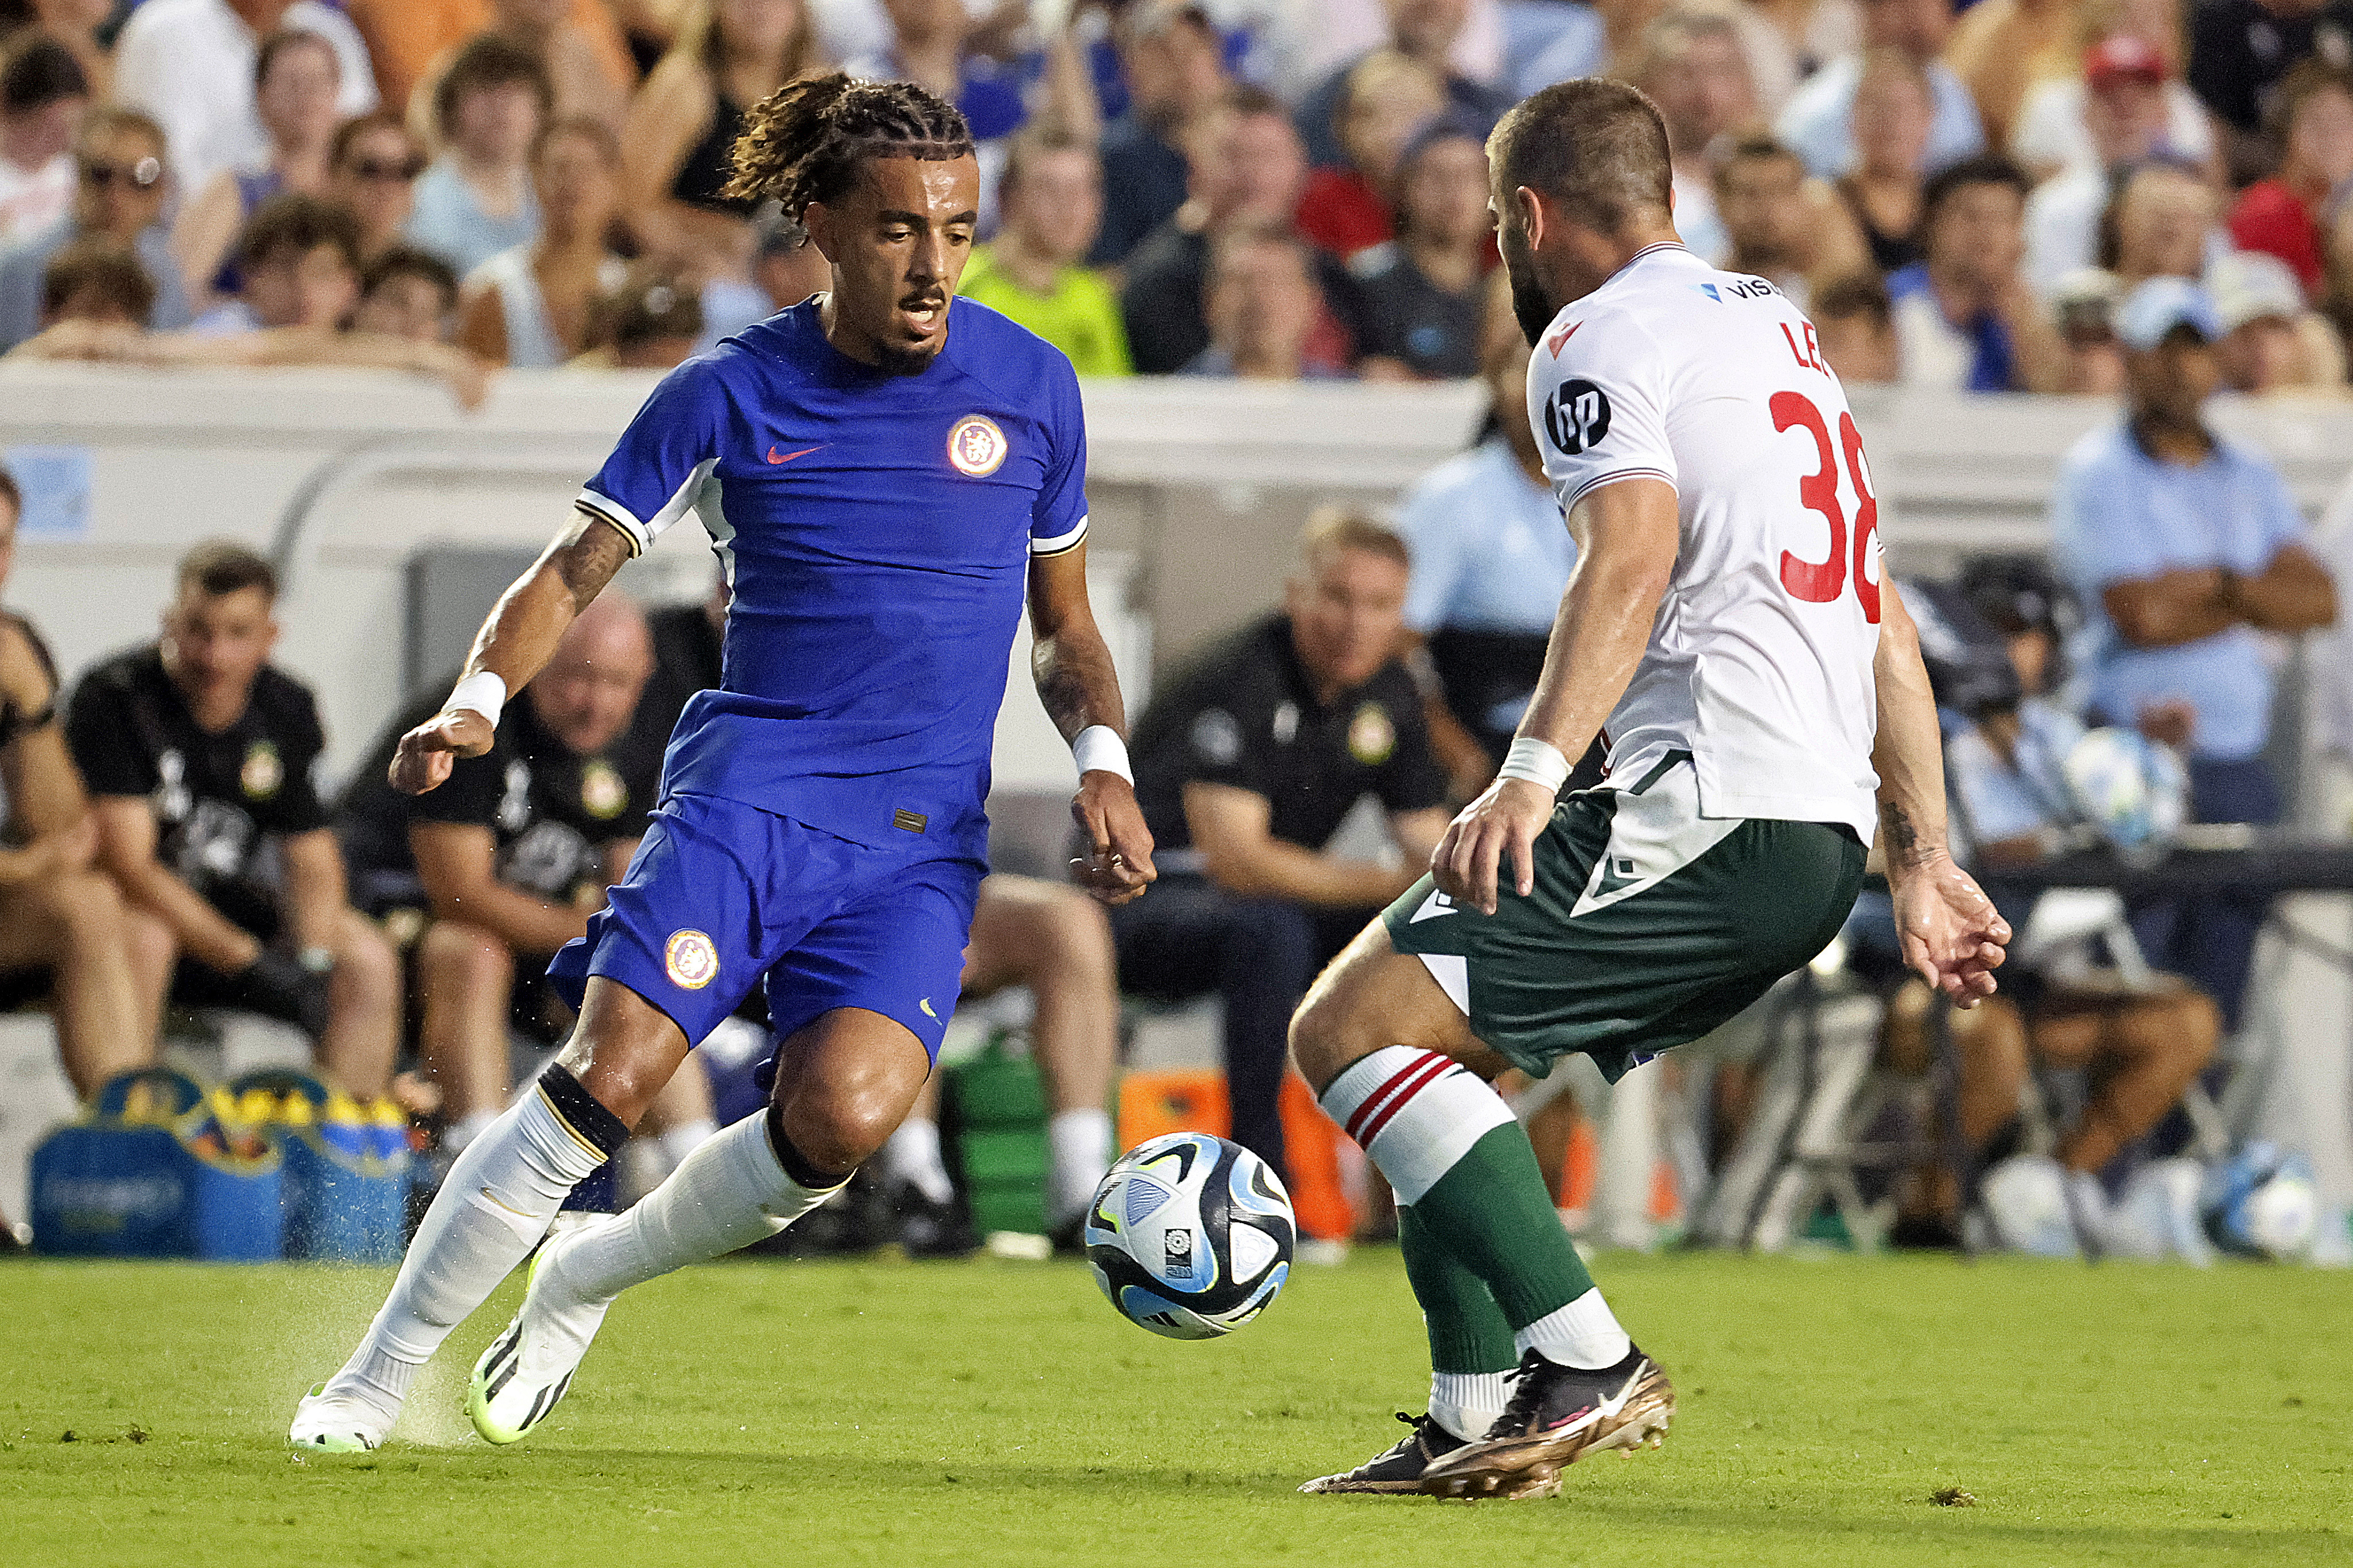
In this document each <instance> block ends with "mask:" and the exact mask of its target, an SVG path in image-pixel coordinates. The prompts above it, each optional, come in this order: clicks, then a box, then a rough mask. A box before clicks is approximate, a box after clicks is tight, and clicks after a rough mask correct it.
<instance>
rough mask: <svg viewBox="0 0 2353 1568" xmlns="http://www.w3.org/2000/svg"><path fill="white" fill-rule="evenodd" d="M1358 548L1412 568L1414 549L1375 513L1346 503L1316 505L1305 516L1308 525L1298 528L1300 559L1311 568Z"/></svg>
mask: <svg viewBox="0 0 2353 1568" xmlns="http://www.w3.org/2000/svg"><path fill="white" fill-rule="evenodd" d="M1347 550H1361V551H1363V552H1366V554H1368V555H1377V556H1379V557H1381V558H1382V559H1383V560H1385V561H1394V562H1396V563H1398V565H1399V566H1400V567H1402V568H1404V569H1405V570H1406V571H1408V572H1410V571H1412V570H1413V552H1412V551H1411V550H1410V549H1409V548H1408V547H1407V544H1406V542H1405V535H1403V534H1401V533H1399V532H1398V531H1397V530H1396V529H1394V528H1391V527H1390V526H1389V525H1388V523H1386V522H1383V521H1381V520H1380V519H1379V518H1377V517H1375V516H1374V515H1373V514H1372V513H1371V512H1368V511H1360V510H1357V509H1356V508H1355V507H1349V506H1319V507H1317V508H1316V509H1315V510H1314V511H1312V512H1310V513H1309V514H1308V516H1307V526H1306V527H1304V528H1303V529H1301V530H1300V531H1299V560H1300V563H1301V564H1302V565H1303V566H1305V567H1306V568H1308V569H1309V570H1310V571H1313V570H1314V568H1315V566H1316V565H1317V563H1320V562H1323V561H1324V560H1326V559H1328V558H1330V557H1331V556H1334V555H1337V554H1339V553H1340V552H1343V551H1347Z"/></svg>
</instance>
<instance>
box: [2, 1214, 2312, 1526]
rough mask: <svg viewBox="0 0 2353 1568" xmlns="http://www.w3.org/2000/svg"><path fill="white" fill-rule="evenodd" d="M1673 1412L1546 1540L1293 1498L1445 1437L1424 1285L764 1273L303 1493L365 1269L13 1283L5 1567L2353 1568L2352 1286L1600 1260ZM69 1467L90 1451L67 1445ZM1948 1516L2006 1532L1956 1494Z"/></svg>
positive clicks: (414, 1404)
mask: <svg viewBox="0 0 2353 1568" xmlns="http://www.w3.org/2000/svg"><path fill="white" fill-rule="evenodd" d="M1601 1275H1602V1279H1603V1281H1604V1283H1605V1284H1606V1285H1607V1286H1608V1288H1609V1291H1610V1294H1611V1297H1612V1300H1614V1302H1615V1303H1616V1305H1617V1307H1618V1310H1619V1312H1620V1316H1621V1317H1623V1318H1624V1319H1625V1321H1627V1322H1628V1323H1629V1324H1630V1325H1631V1326H1632V1328H1633V1329H1634V1331H1635V1332H1636V1333H1637V1335H1638V1336H1639V1338H1640V1339H1641V1342H1642V1343H1643V1345H1644V1347H1645V1348H1646V1349H1649V1350H1651V1352H1653V1353H1655V1354H1656V1355H1658V1356H1659V1357H1660V1358H1661V1360H1662V1361H1663V1362H1664V1363H1665V1364H1666V1365H1667V1367H1668V1368H1669V1370H1670V1371H1671V1372H1672V1374H1673V1376H1674V1378H1675V1383H1676V1388H1677V1392H1678V1394H1679V1396H1680V1410H1679V1414H1678V1415H1677V1417H1676V1420H1675V1426H1674V1430H1673V1432H1672V1434H1671V1435H1670V1436H1669V1437H1668V1439H1667V1444H1666V1447H1664V1448H1663V1449H1662V1450H1660V1451H1658V1452H1655V1453H1645V1454H1642V1455H1640V1456H1638V1457H1636V1458H1630V1459H1629V1458H1620V1457H1617V1456H1614V1455H1605V1456H1601V1457H1599V1458H1595V1459H1593V1460H1591V1461H1588V1463H1586V1464H1582V1465H1579V1466H1577V1467H1575V1468H1572V1469H1571V1470H1570V1471H1569V1472H1568V1474H1567V1478H1566V1480H1567V1489H1566V1491H1565V1494H1564V1495H1563V1496H1562V1497H1561V1498H1560V1499H1559V1500H1556V1501H1550V1502H1537V1503H1518V1504H1505V1503H1483V1504H1478V1505H1466V1504H1461V1503H1444V1502H1438V1501H1434V1500H1423V1499H1380V1498H1356V1499H1322V1498H1306V1497H1300V1496H1297V1495H1295V1494H1294V1492H1293V1488H1294V1487H1295V1486H1296V1485H1297V1484H1298V1482H1299V1481H1300V1480H1302V1479H1304V1478H1306V1477H1308V1476H1311V1475H1314V1474H1316V1473H1318V1472H1320V1471H1323V1470H1324V1469H1328V1468H1339V1467H1342V1466H1345V1465H1347V1464H1352V1463H1355V1462H1356V1461H1358V1460H1360V1459H1362V1458H1365V1457H1366V1456H1367V1455H1369V1454H1370V1453H1372V1452H1373V1451H1374V1450H1375V1449H1377V1448H1378V1447H1384V1446H1386V1445H1387V1444H1388V1443H1389V1442H1390V1441H1391V1440H1392V1437H1393V1436H1394V1435H1395V1434H1396V1433H1398V1431H1399V1430H1401V1428H1399V1427H1398V1426H1396V1425H1395V1424H1394V1423H1393V1422H1391V1421H1390V1420H1389V1419H1388V1413H1389V1412H1390V1411H1391V1410H1393V1409H1398V1408H1410V1409H1413V1410H1417V1411H1418V1410H1419V1409H1420V1407H1421V1405H1420V1399H1421V1395H1422V1393H1423V1391H1424V1389H1425V1388H1426V1384H1424V1383H1423V1381H1422V1374H1423V1369H1424V1365H1425V1363H1424V1362H1423V1359H1422V1345H1421V1341H1420V1333H1419V1318H1418V1317H1417V1316H1416V1314H1415V1311H1414V1308H1413V1302H1412V1299H1411V1297H1410V1296H1409V1293H1408V1292H1407V1289H1406V1287H1405V1282H1404V1279H1403V1277H1402V1274H1401V1272H1400V1270H1399V1268H1398V1261H1397V1258H1396V1256H1395V1254H1394V1253H1393V1252H1382V1251H1377V1250H1376V1251H1369V1252H1361V1253H1359V1255H1358V1256H1357V1257H1356V1258H1355V1259H1354V1260H1353V1261H1351V1262H1350V1263H1349V1264H1348V1265H1347V1266H1346V1267H1345V1268H1338V1269H1331V1270H1310V1271H1307V1272H1305V1273H1303V1274H1302V1275H1301V1276H1299V1277H1298V1278H1295V1279H1293V1283H1292V1285H1291V1287H1290V1289H1289V1290H1288V1291H1287V1292H1286V1293H1285V1295H1284V1296H1283V1298H1282V1300H1280V1301H1278V1302H1277V1303H1276V1304H1275V1306H1274V1307H1273V1309H1272V1310H1271V1311H1270V1312H1269V1313H1268V1314H1267V1316H1266V1317H1265V1318H1263V1319H1261V1321H1259V1322H1257V1323H1254V1324H1252V1325H1251V1326H1250V1327H1249V1328H1248V1329H1246V1330H1245V1331H1242V1332H1241V1333H1240V1334H1238V1335H1236V1336H1235V1337H1233V1338H1232V1339H1230V1340H1228V1341H1226V1342H1222V1343H1213V1344H1176V1343H1170V1342H1163V1341H1160V1340H1155V1339H1154V1338H1152V1337H1151V1336H1149V1335H1147V1334H1145V1333H1144V1332H1142V1331H1139V1330H1136V1329H1133V1328H1130V1327H1129V1326H1127V1325H1126V1324H1124V1323H1122V1322H1120V1321H1118V1320H1117V1319H1116V1318H1115V1317H1113V1314H1112V1312H1111V1310H1110V1309H1109V1307H1108V1306H1106V1305H1105V1304H1104V1302H1103V1300H1102V1299H1101V1298H1100V1297H1099V1296H1098V1295H1097V1294H1096V1292H1095V1289H1094V1287H1093V1285H1092V1283H1091V1282H1090V1280H1089V1279H1088V1277H1087V1274H1086V1272H1085V1270H1084V1269H1083V1268H1079V1267H1076V1266H1072V1265H1067V1264H1062V1265H1021V1264H1013V1263H994V1262H976V1263H973V1264H969V1265H955V1264H947V1265H941V1264H932V1265H917V1264H905V1263H897V1262H891V1261H873V1262H865V1263H852V1264H829V1263H828V1264H817V1263H738V1264H724V1265H718V1266H713V1267H709V1268H700V1269H694V1270H691V1271H688V1272H686V1273H683V1274H680V1275H676V1276H673V1277H671V1278H670V1279H662V1280H658V1281H656V1282H655V1283H653V1284H651V1285H649V1286H647V1287H645V1288H643V1289H640V1290H638V1291H636V1292H634V1293H633V1294H632V1295H631V1296H630V1297H629V1298H628V1300H625V1301H624V1302H623V1303H622V1304H621V1305H620V1306H619V1307H618V1308H617V1309H616V1310H615V1311H614V1313H613V1316H612V1317H611V1319H610V1320H609V1321H607V1324H606V1328H605V1332H604V1334H603V1337H602V1338H601V1339H600V1340H599V1341H598V1342H597V1345H596V1350H595V1352H593V1353H592V1354H591V1355H590V1357H589V1359H588V1361H587V1362H586V1364H585V1366H584V1368H583V1371H582V1373H581V1375H580V1378H579V1380H578V1382H577V1383H576V1384H575V1385H574V1388H573V1392H572V1394H571V1396H570V1397H569V1398H568V1399H567V1400H566V1401H565V1405H564V1406H563V1407H562V1409H561V1410H560V1411H559V1412H558V1413H557V1414H556V1415H555V1416H554V1418H553V1419H552V1420H551V1422H550V1423H549V1425H548V1426H547V1427H546V1428H545V1429H543V1431H542V1432H541V1433H540V1434H539V1435H538V1436H534V1437H533V1439H531V1440H530V1441H528V1442H526V1443H524V1444H522V1445H521V1446H519V1447H514V1448H509V1449H493V1448H490V1447H485V1446H484V1445H482V1444H481V1443H480V1442H477V1441H476V1440H474V1438H473V1437H472V1436H471V1435H470V1432H469V1431H468V1430H467V1427H466V1425H465V1419H464V1416H463V1415H462V1414H460V1413H459V1399H460V1397H461V1395H462V1392H463V1379H464V1376H465V1373H466V1369H467V1368H468V1367H470V1365H471V1362H472V1358H473V1357H474V1356H475V1355H476V1354H477V1353H478V1352H480V1349H481V1347H482V1345H483V1344H484V1343H485V1342H487V1341H488V1340H489V1338H490V1336H491V1334H492V1333H494V1332H495V1331H497V1330H498V1328H499V1327H500V1325H501V1324H502V1323H503V1322H504V1321H505V1320H506V1317H507V1314H508V1312H509V1311H510V1310H512V1305H513V1302H514V1299H515V1292H516V1291H517V1289H519V1284H518V1282H516V1281H510V1283H509V1284H508V1286H507V1288H506V1289H505V1290H504V1291H502V1292H501V1295H500V1296H499V1298H498V1299H497V1300H494V1301H493V1302H492V1303H491V1305H490V1306H489V1307H487V1308H485V1309H484V1310H483V1311H482V1312H480V1314H478V1315H477V1316H476V1318H475V1319H474V1320H473V1321H471V1322H469V1323H468V1324H467V1325H466V1326H465V1327H464V1328H463V1329H461V1330H460V1331H459V1332H458V1334H457V1335H456V1336H455V1337H454V1339H453V1340H452V1342H451V1343H450V1345H449V1347H448V1351H447V1352H445V1354H444V1356H443V1357H442V1358H441V1360H439V1361H438V1362H437V1363H435V1364H434V1365H433V1366H432V1367H430V1368H428V1369H427V1373H426V1374H425V1376H424V1378H423V1379H422V1380H421V1382H420V1386H419V1389H418V1393H417V1397H416V1398H415V1399H413V1400H412V1401H411V1405H410V1409H409V1412H408V1414H407V1415H406V1417H405V1420H404V1426H403V1427H402V1429H401V1432H400V1433H399V1434H398V1436H396V1439H395V1441H394V1442H393V1443H392V1444H391V1445H390V1446H389V1447H386V1448H385V1450H383V1451H382V1452H381V1453H378V1454H375V1455H370V1456H364V1457H359V1458H331V1457H324V1456H314V1457H311V1458H307V1459H301V1458H296V1457H295V1456H293V1455H292V1454H290V1453H289V1452H288V1451H287V1450H286V1448H285V1447H284V1446H283V1440H282V1434H283V1432H284V1430H285V1425H286V1420H287V1416H288V1415H289V1413H290V1411H291V1409H292V1406H293V1402H294V1399H295V1397H296V1395H297V1394H299V1393H300V1392H301V1389H302V1387H303V1386H304V1385H305V1384H308V1383H309V1382H311V1381H313V1380H315V1379H317V1378H319V1377H321V1376H322V1375H324V1374H325V1373H327V1372H328V1371H330V1370H331V1369H332V1366H333V1365H334V1363H335V1362H336V1361H337V1359H338V1358H339V1357H340V1356H341V1355H342V1354H343V1351H344V1350H345V1348H346V1347H347V1346H348V1344H349V1343H350V1342H351V1341H352V1339H353V1336H354V1335H355V1334H356V1333H357V1331H359V1329H360V1328H361V1327H362V1325H363V1324H364V1322H365V1321H366V1319H367V1317H368V1315H369V1313H370V1312H371V1311H372V1310H374V1308H375V1303H376V1301H377V1300H378V1298H379V1295H380V1293H381V1291H382V1289H383V1288H384V1285H385V1276H384V1275H381V1274H377V1273H373V1272H367V1271H359V1270H336V1269H301V1268H202V1267H195V1266H180V1265H147V1266H142V1265H70V1264H41V1263H22V1264H19V1263H11V1264H7V1265H5V1266H0V1367H5V1368H6V1369H7V1370H8V1376H7V1378H6V1381H5V1393H0V1563H8V1564H11V1565H13V1568H46V1565H47V1564H52V1563H54V1564H64V1565H70V1568H114V1565H117V1564H125V1565H137V1564H151V1563H152V1564H159V1565H160V1564H171V1565H175V1568H176V1565H186V1568H199V1565H208V1564H231V1563H234V1564H237V1565H239V1568H256V1565H260V1564H269V1565H275V1564H280V1563H321V1564H328V1563H332V1564H359V1565H368V1568H373V1565H377V1564H404V1563H414V1564H417V1565H419V1568H466V1565H471V1564H486V1565H496V1568H528V1565H533V1564H541V1563H546V1564H559V1563H560V1564H566V1565H570V1564H586V1563H612V1564H616V1565H628V1568H664V1565H668V1564H681V1565H686V1564H692V1565H695V1568H734V1565H737V1564H756V1565H762V1568H765V1565H769V1564H781V1565H787V1568H800V1565H802V1564H809V1565H828V1568H829V1565H831V1564H850V1563H878V1564H883V1563H887V1564H893V1565H899V1564H918V1563H955V1564H969V1565H976V1568H977V1565H982V1564H997V1563H1005V1564H1025V1565H1026V1564H1061V1563H1072V1564H1107V1565H1124V1564H1129V1563H1137V1564H1168V1563H1178V1564H1195V1563H1213V1564H1227V1563H1235V1564H1257V1563H1270V1564H1302V1565H1317V1564H1345V1565H1347V1568H1387V1565H1388V1564H1400V1565H1410V1568H1422V1565H1428V1564H1442V1563H1480V1564H1487V1563H1493V1564H1499V1565H1509V1568H1518V1565H1520V1564H1529V1565H1532V1568H1533V1565H1535V1564H1545V1565H1547V1568H1549V1565H1553V1564H1575V1563H1610V1564H1617V1563H1660V1564H1681V1563H1740V1564H1752V1563H1754V1564H1775V1565H1778V1564H1789V1563H1863V1564H1873V1565H1878V1564H1897V1565H1903V1564H1912V1563H1970V1564H1973V1565H1997V1568H2014V1565H2018V1564H2031V1563H2132V1564H2136V1565H2138V1568H2147V1565H2152V1564H2159V1563H2199V1564H2204V1563H2242V1562H2243V1563H2263V1564H2266V1565H2270V1564H2286V1563H2322V1562H2353V1371H2348V1352H2353V1279H2347V1278H2346V1277H2345V1276H2342V1275H2334V1276H2332V1275H2327V1274H2318V1273H2311V1272H2304V1271H2297V1270H2288V1269H2265V1268H2252V1267H2238V1268H2220V1269H2216V1270H2213V1271H2211V1272H2207V1273H2200V1272H2196V1271H2192V1270H2189V1269H2180V1268H2134V1267H2121V1266H2111V1267H2105V1268H2079V1267H2075V1266H2072V1265H2036V1264H2030V1263H2023V1262H2010V1261H2001V1262H1989V1263H1982V1264H1978V1265H1974V1266H1971V1265H1967V1264H1962V1263H1958V1262H1955V1261H1949V1260H1941V1259H1939V1260H1913V1259H1841V1260H1836V1261H1803V1260H1778V1259H1749V1258H1725V1257H1715V1256H1690V1257H1678V1258H1659V1259H1650V1260H1642V1259H1631V1258H1627V1259H1616V1258H1610V1259H1605V1260H1604V1261H1603V1266H1602V1269H1601ZM69 1432H70V1434H71V1438H70V1440H69V1439H68V1437H67V1436H66V1435H67V1434H68V1433H69ZM1952 1487H1957V1488H1961V1489H1966V1490H1967V1491H1968V1492H1969V1493H1971V1494H1973V1495H1974V1497H1975V1499H1976V1502H1975V1505H1974V1506H1972V1507H1940V1506H1937V1505H1936V1504H1935V1503H1933V1502H1932V1501H1931V1500H1930V1499H1931V1495H1932V1494H1934V1493H1936V1492H1937V1491H1939V1490H1940V1489H1946V1488H1952Z"/></svg>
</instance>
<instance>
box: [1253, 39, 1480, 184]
mask: <svg viewBox="0 0 2353 1568" xmlns="http://www.w3.org/2000/svg"><path fill="white" fill-rule="evenodd" d="M1382 8H1383V9H1384V10H1385V11H1386V12H1387V13H1388V24H1389V37H1388V46H1387V47H1388V48H1391V49H1394V50H1395V51H1396V52H1397V53H1398V54H1401V55H1404V56H1406V57H1407V58H1409V59H1412V60H1414V61H1416V62H1418V63H1419V65H1420V66H1421V67H1422V68H1424V69H1425V70H1427V71H1429V72H1430V73H1431V75H1433V76H1434V77H1436V78H1437V79H1438V81H1439V84H1440V87H1441V88H1442V89H1444V92H1445V96H1446V100H1447V101H1448V102H1449V103H1451V105H1452V106H1453V107H1455V108H1457V109H1460V110H1462V111H1463V112H1464V113H1466V114H1468V115H1470V116H1471V117H1472V120H1473V121H1476V122H1477V123H1478V124H1479V125H1481V126H1482V127H1485V128H1489V129H1492V128H1493V125H1494V123H1495V121H1497V120H1499V119H1501V118H1502V117H1503V113H1504V110H1506V109H1509V108H1510V107H1511V106H1512V102H1513V100H1514V94H1512V93H1509V92H1505V91H1503V90H1501V89H1497V88H1493V87H1489V86H1487V85H1486V84H1484V83H1482V82H1480V81H1476V80H1473V79H1472V78H1471V77H1469V76H1466V75H1463V74H1461V71H1460V70H1459V68H1457V67H1456V66H1455V65H1454V63H1453V62H1452V61H1451V58H1450V55H1451V51H1452V50H1453V48H1454V46H1455V43H1456V40H1457V39H1458V38H1460V37H1461V34H1462V30H1463V27H1464V26H1465V25H1466V24H1467V23H1468V22H1469V21H1470V18H1471V5H1469V3H1468V0H1382ZM1362 63H1363V58H1362V57H1360V58H1357V59H1356V60H1352V61H1350V62H1349V63H1348V64H1347V65H1346V66H1344V67H1342V68H1340V69H1338V70H1335V71H1334V72H1333V73H1332V74H1331V75H1329V76H1327V77H1325V78H1324V79H1323V80H1322V81H1321V82H1318V83H1317V84H1316V85H1315V87H1314V89H1312V90H1311V91H1309V93H1308V94H1307V96H1306V97H1305V98H1304V99H1303V100H1300V104H1299V135H1300V139H1301V141H1302V142H1304V143H1305V144H1306V147H1307V157H1308V162H1309V163H1312V164H1314V166H1315V167H1316V168H1319V169H1322V168H1337V167H1340V166H1342V165H1345V164H1346V163H1349V162H1350V153H1349V152H1348V149H1347V145H1346V137H1345V129H1344V127H1343V125H1342V123H1341V121H1342V113H1343V106H1344V104H1345V100H1346V99H1347V96H1348V95H1349V93H1350V92H1351V91H1353V90H1354V89H1353V88H1352V87H1351V85H1350V84H1351V79H1352V78H1353V77H1354V75H1355V72H1356V66H1358V65H1360V64H1362ZM1411 131H1412V127H1411V126H1405V127H1402V128H1400V130H1399V131H1398V142H1403V141H1404V139H1405V137H1406V136H1407V135H1408V134H1410V133H1411Z"/></svg>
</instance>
